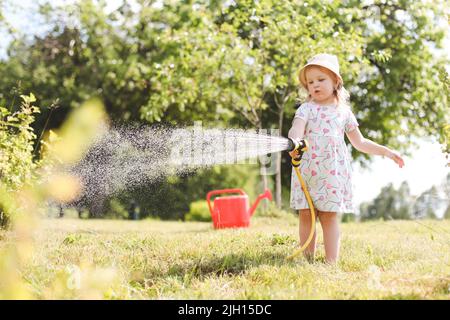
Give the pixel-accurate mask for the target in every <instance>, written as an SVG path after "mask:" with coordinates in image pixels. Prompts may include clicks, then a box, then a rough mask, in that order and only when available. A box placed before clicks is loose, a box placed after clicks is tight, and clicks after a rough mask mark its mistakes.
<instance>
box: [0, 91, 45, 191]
mask: <svg viewBox="0 0 450 320" xmlns="http://www.w3.org/2000/svg"><path fill="white" fill-rule="evenodd" d="M21 98H22V100H23V101H22V104H21V106H20V110H19V111H17V112H14V113H11V112H10V111H9V110H8V109H7V108H5V107H0V183H1V184H2V185H4V186H5V187H6V188H7V189H8V190H11V191H12V190H17V189H18V188H19V187H20V186H22V185H23V184H24V183H25V182H26V181H30V180H31V178H32V175H33V169H34V168H35V166H36V165H35V163H34V161H33V143H34V140H35V138H36V135H35V134H34V130H33V128H32V127H31V124H32V122H33V121H34V114H36V113H39V108H38V107H36V106H33V105H32V103H33V102H35V101H36V99H35V97H34V95H33V94H32V93H31V94H30V96H21Z"/></svg>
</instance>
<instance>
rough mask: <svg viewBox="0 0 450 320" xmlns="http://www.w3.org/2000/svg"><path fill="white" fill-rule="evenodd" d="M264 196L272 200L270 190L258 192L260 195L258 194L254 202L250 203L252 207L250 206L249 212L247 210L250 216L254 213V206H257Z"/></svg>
mask: <svg viewBox="0 0 450 320" xmlns="http://www.w3.org/2000/svg"><path fill="white" fill-rule="evenodd" d="M264 198H266V199H268V200H270V201H272V193H271V192H270V190H269V189H266V191H264V193H263V194H260V195H259V196H258V198H257V199H256V201H255V203H254V204H253V205H252V207H251V208H250V212H249V214H250V216H252V215H253V213H255V210H256V207H257V206H258V204H259V202H260V201H261V200H262V199H264Z"/></svg>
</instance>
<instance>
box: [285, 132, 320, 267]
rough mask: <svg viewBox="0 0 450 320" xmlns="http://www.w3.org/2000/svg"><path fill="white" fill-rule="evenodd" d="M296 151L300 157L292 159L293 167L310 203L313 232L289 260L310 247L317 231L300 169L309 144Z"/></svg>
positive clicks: (310, 205) (308, 199) (306, 143)
mask: <svg viewBox="0 0 450 320" xmlns="http://www.w3.org/2000/svg"><path fill="white" fill-rule="evenodd" d="M294 150H298V151H299V156H298V157H295V158H294V157H293V158H292V166H293V167H294V170H295V173H296V174H297V178H298V180H299V181H300V184H301V186H302V190H303V192H304V193H305V196H306V200H307V201H308V206H309V209H310V212H311V230H310V232H309V236H308V239H306V242H305V243H304V244H303V246H301V247H300V248H298V249H297V250H295V251H294V252H293V253H292V254H291V255H290V256H288V257H287V259H294V258H295V257H297V256H298V255H299V254H300V253H302V252H303V251H304V250H305V249H306V247H308V245H309V244H310V243H311V240H312V238H313V236H314V232H315V230H316V214H315V211H314V205H313V203H312V200H311V196H310V194H309V192H308V188H307V187H306V184H305V181H304V180H303V178H302V175H301V174H300V168H299V167H300V162H301V159H302V155H303V152H305V151H306V150H308V142H307V141H306V140H302V141H301V142H300V144H297V145H296V147H295V148H294Z"/></svg>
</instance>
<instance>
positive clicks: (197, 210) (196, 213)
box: [184, 200, 211, 221]
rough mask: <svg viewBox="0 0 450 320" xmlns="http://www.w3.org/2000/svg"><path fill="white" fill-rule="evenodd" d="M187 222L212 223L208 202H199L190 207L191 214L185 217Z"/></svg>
mask: <svg viewBox="0 0 450 320" xmlns="http://www.w3.org/2000/svg"><path fill="white" fill-rule="evenodd" d="M184 219H185V220H186V221H211V213H210V212H209V207H208V203H207V202H206V200H197V201H194V202H191V204H190V205H189V212H188V213H187V214H186V215H185V216H184Z"/></svg>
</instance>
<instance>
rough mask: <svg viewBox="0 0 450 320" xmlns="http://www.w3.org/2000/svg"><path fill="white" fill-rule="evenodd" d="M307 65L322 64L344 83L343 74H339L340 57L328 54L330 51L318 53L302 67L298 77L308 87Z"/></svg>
mask: <svg viewBox="0 0 450 320" xmlns="http://www.w3.org/2000/svg"><path fill="white" fill-rule="evenodd" d="M307 66H321V67H324V68H327V69H328V70H330V71H332V72H333V73H334V74H335V75H336V76H337V77H338V79H339V80H340V82H341V84H343V83H344V81H343V80H342V77H341V75H340V74H339V62H338V58H337V57H336V56H335V55H332V54H328V53H320V54H316V55H315V56H313V57H312V58H310V59H309V60H308V62H307V63H306V64H305V65H304V66H303V67H302V68H301V69H300V71H299V73H298V78H299V80H300V82H301V84H302V85H303V87H305V88H306V87H307V85H306V75H305V70H306V67H307Z"/></svg>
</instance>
